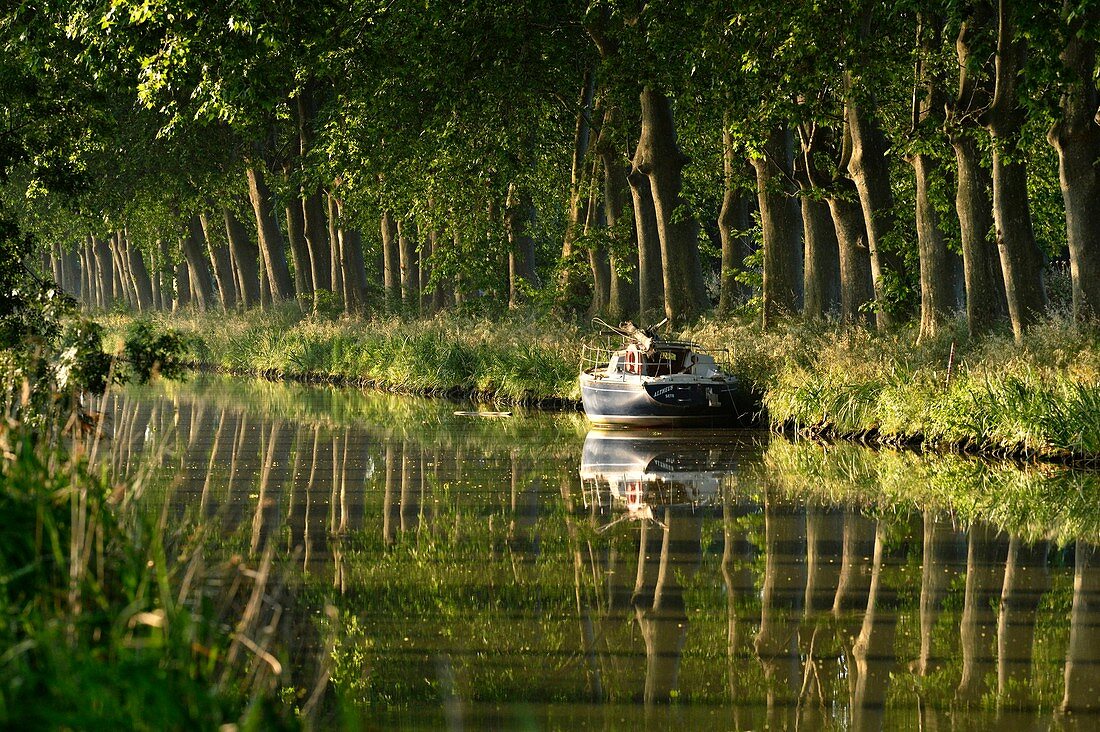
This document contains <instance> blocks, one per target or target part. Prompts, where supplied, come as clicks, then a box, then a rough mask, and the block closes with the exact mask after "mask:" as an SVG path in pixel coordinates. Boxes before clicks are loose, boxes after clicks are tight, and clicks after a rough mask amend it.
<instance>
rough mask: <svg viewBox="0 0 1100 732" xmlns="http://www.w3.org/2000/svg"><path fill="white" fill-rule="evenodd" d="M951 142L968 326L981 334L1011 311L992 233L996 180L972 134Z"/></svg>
mask: <svg viewBox="0 0 1100 732" xmlns="http://www.w3.org/2000/svg"><path fill="white" fill-rule="evenodd" d="M951 144H952V147H954V149H955V161H956V163H957V165H958V183H957V188H956V192H955V210H956V212H957V213H958V214H959V233H960V238H961V241H962V257H963V280H964V282H965V283H966V320H967V328H968V330H969V331H970V334H971V335H979V334H981V333H985V332H987V331H988V330H989V329H990V328H991V327H992V326H993V325H994V324H995V323H997V322H998V321H999V320H1001V318H1002V317H1003V314H1004V313H1007V311H1008V303H1007V302H1006V301H1005V286H1004V276H1003V274H1002V272H1001V263H1000V259H999V257H998V255H997V249H996V246H995V244H994V242H993V241H992V240H991V239H990V236H989V232H990V231H991V230H992V229H993V198H992V195H993V194H992V188H993V179H992V176H991V175H990V173H989V171H988V170H986V169H985V168H984V167H982V164H981V153H980V152H979V151H978V146H977V143H976V142H975V141H974V139H973V138H972V137H971V136H970V135H969V134H960V135H955V136H953V137H952V141H951Z"/></svg>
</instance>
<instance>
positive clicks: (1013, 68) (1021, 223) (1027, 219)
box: [986, 0, 1046, 343]
mask: <svg viewBox="0 0 1100 732" xmlns="http://www.w3.org/2000/svg"><path fill="white" fill-rule="evenodd" d="M1026 53H1027V51H1026V46H1025V41H1024V39H1023V38H1021V37H1019V36H1018V34H1017V32H1016V22H1015V12H1014V9H1013V5H1012V2H1011V0H999V2H998V8H997V71H996V76H995V87H994V92H993V105H992V107H990V109H989V113H988V115H987V125H986V126H987V127H988V128H989V133H990V135H991V137H992V138H993V221H994V223H995V225H996V228H997V248H998V249H999V250H1000V254H1001V270H1002V272H1003V273H1004V281H1005V295H1006V298H1007V300H1008V316H1009V318H1010V319H1011V320H1012V333H1013V335H1014V336H1015V338H1016V342H1017V343H1019V342H1022V340H1023V337H1024V331H1026V330H1027V328H1028V326H1029V325H1031V324H1032V323H1034V322H1035V321H1036V319H1038V318H1039V316H1040V315H1042V313H1043V310H1044V309H1045V308H1046V291H1045V289H1044V287H1043V255H1042V253H1041V252H1040V251H1039V247H1038V245H1037V244H1036V242H1035V233H1034V231H1033V230H1032V228H1031V207H1030V202H1029V200H1028V193H1027V166H1026V164H1025V162H1024V158H1023V157H1022V155H1021V151H1020V149H1019V148H1020V143H1021V137H1022V134H1023V125H1024V110H1023V108H1022V107H1021V106H1020V100H1019V96H1018V84H1019V76H1020V73H1021V71H1022V70H1023V66H1024V58H1025V56H1026Z"/></svg>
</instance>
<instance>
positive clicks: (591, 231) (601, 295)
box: [584, 158, 611, 317]
mask: <svg viewBox="0 0 1100 732" xmlns="http://www.w3.org/2000/svg"><path fill="white" fill-rule="evenodd" d="M598 178H600V160H599V159H598V158H597V159H596V160H594V161H593V162H592V173H591V175H590V177H589V181H590V187H589V189H588V208H587V209H586V211H585V216H584V238H585V240H586V242H587V246H586V247H585V248H586V249H587V250H588V269H589V271H590V273H591V275H592V279H591V282H592V302H591V304H590V305H589V307H588V315H589V316H590V317H595V316H597V315H603V314H606V312H607V306H608V304H609V303H610V302H611V262H610V260H608V257H607V249H606V248H605V247H604V246H603V242H602V240H601V237H600V236H598V235H596V234H595V231H596V229H600V230H602V229H604V228H606V223H605V221H604V218H603V209H602V207H601V206H600V193H599V191H600V189H599V187H598V186H597V185H596V181H597V179H598Z"/></svg>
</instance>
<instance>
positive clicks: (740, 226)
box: [718, 115, 755, 315]
mask: <svg viewBox="0 0 1100 732" xmlns="http://www.w3.org/2000/svg"><path fill="white" fill-rule="evenodd" d="M726 122H727V123H726V124H724V125H723V130H722V167H723V172H724V174H725V193H724V194H723V196H722V209H721V211H719V213H718V235H719V237H720V238H721V240H722V271H721V273H720V274H719V295H718V313H719V314H720V315H729V314H731V313H732V312H733V311H734V310H735V309H736V308H737V306H738V305H741V304H743V303H745V302H747V301H748V299H749V298H750V297H752V290H751V288H749V286H748V285H745V284H742V283H741V282H738V281H737V275H738V273H740V272H741V271H742V270H743V269H744V262H745V257H747V256H749V255H750V254H752V239H751V237H750V236H749V235H748V231H749V229H751V228H752V198H751V194H750V192H749V191H748V190H747V189H746V188H745V187H744V186H742V185H740V184H739V183H738V180H737V175H736V170H735V168H734V160H735V159H736V155H735V154H734V153H735V151H734V144H733V135H732V134H731V133H730V131H729V124H728V115H727V120H726ZM754 175H755V171H754Z"/></svg>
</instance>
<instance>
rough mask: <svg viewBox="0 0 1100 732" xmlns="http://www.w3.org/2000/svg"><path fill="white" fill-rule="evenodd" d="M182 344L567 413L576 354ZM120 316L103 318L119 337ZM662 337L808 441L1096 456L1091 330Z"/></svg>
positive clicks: (413, 336) (1098, 423)
mask: <svg viewBox="0 0 1100 732" xmlns="http://www.w3.org/2000/svg"><path fill="white" fill-rule="evenodd" d="M156 317H157V318H160V319H162V320H165V321H166V323H165V324H166V325H170V326H171V327H173V328H178V329H181V330H183V331H184V332H186V333H188V334H190V335H191V336H192V337H193V341H192V347H191V355H192V358H193V359H194V360H195V361H196V362H198V363H202V364H205V365H210V366H215V367H218V368H222V369H225V370H228V371H232V372H235V373H245V374H263V375H267V376H273V377H293V378H308V379H316V380H334V381H339V382H342V383H349V384H355V385H367V386H373V387H377V388H380V389H388V390H395V391H403V392H412V393H420V394H429V395H439V394H465V395H475V396H478V397H480V398H485V399H492V400H495V401H498V402H501V403H509V404H527V403H545V402H548V401H565V402H572V403H575V401H576V400H577V398H578V396H579V394H578V387H577V367H578V363H579V355H580V348H581V343H582V341H583V340H584V339H585V338H586V337H588V336H590V335H592V334H591V333H589V332H588V331H587V330H585V329H582V328H580V327H578V326H576V325H574V324H566V323H563V322H561V321H557V320H553V319H523V318H520V317H518V316H517V317H515V318H511V319H506V320H503V321H489V320H486V319H476V318H470V317H457V316H447V315H441V316H438V317H436V318H433V319H427V320H407V319H400V318H396V317H390V318H377V319H371V320H356V319H336V320H330V319H323V318H317V317H314V316H304V315H302V313H301V312H300V311H298V310H297V309H296V308H293V307H288V308H283V309H276V310H273V311H268V312H259V311H254V312H249V313H244V314H232V315H228V316H227V315H223V314H205V315H204V314H194V313H184V314H175V315H167V314H165V315H159V316H156ZM126 322H127V320H126V318H125V317H124V316H111V317H110V318H108V320H107V321H106V323H107V325H108V330H109V332H113V333H119V332H121V331H122V330H123V329H124V328H125V325H126ZM672 335H675V336H678V337H682V338H688V339H691V340H696V341H699V342H701V343H703V344H706V345H710V346H713V347H719V348H729V350H730V361H731V367H732V371H733V373H734V374H736V375H737V376H738V377H740V378H741V379H743V380H744V381H745V382H747V383H748V384H750V385H752V386H753V387H754V388H755V390H756V391H757V392H758V393H760V394H762V395H763V404H764V407H765V408H766V415H767V419H768V420H769V421H770V422H771V423H772V424H773V425H784V424H791V425H796V426H798V427H800V428H803V429H807V430H809V431H811V432H813V433H817V434H829V435H837V436H857V437H874V438H876V439H881V440H885V441H887V442H900V441H912V440H917V441H925V442H930V443H936V444H941V445H945V446H952V447H960V448H966V449H983V450H1001V451H1008V452H1012V453H1014V454H1034V455H1044V456H1077V457H1081V456H1096V455H1100V331H1098V330H1097V329H1096V328H1095V326H1086V325H1082V324H1079V323H1076V322H1074V321H1072V320H1070V319H1068V318H1064V317H1051V318H1050V319H1048V320H1046V321H1044V322H1042V323H1040V324H1039V325H1037V326H1036V327H1034V328H1033V329H1032V330H1031V331H1030V333H1029V335H1028V337H1027V339H1026V341H1025V342H1024V344H1023V345H1021V346H1017V345H1016V344H1015V343H1014V342H1013V341H1012V337H1011V334H1010V333H1008V332H1007V331H1005V332H998V333H994V334H992V335H989V336H985V337H983V338H981V339H978V340H972V339H970V338H969V336H968V335H967V334H966V328H965V323H963V322H962V321H961V320H960V321H959V322H955V323H950V324H948V325H947V326H946V327H945V328H944V330H943V331H942V333H941V335H940V336H939V337H937V338H934V339H924V340H923V341H919V342H918V340H917V337H916V333H915V331H913V330H912V329H900V330H897V331H892V332H889V333H882V334H880V333H874V332H872V331H869V330H867V329H863V328H849V327H840V326H839V325H837V324H836V323H830V322H827V321H826V322H824V323H804V322H801V321H789V322H786V323H783V324H781V325H780V326H779V327H776V328H774V329H772V330H770V331H767V332H762V331H761V330H760V328H759V326H758V325H757V324H756V323H755V322H754V321H749V320H738V319H730V320H722V321H717V320H704V321H702V322H700V323H698V324H696V325H695V326H693V327H691V328H689V329H686V330H683V331H681V332H678V333H674V334H672Z"/></svg>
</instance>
